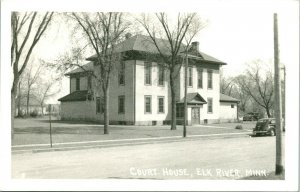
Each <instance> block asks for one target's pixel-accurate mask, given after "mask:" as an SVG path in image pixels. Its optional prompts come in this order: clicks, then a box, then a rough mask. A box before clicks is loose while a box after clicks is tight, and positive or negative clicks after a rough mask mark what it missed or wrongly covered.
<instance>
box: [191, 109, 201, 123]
mask: <svg viewBox="0 0 300 192" xmlns="http://www.w3.org/2000/svg"><path fill="white" fill-rule="evenodd" d="M195 124H200V108H199V107H192V125H195Z"/></svg>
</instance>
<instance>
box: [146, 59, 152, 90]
mask: <svg viewBox="0 0 300 192" xmlns="http://www.w3.org/2000/svg"><path fill="white" fill-rule="evenodd" d="M151 67H152V65H151V62H145V84H146V85H151Z"/></svg>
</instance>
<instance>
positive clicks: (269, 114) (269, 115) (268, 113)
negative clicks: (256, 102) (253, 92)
mask: <svg viewBox="0 0 300 192" xmlns="http://www.w3.org/2000/svg"><path fill="white" fill-rule="evenodd" d="M266 112H267V115H268V118H270V117H271V113H270V109H269V107H266Z"/></svg>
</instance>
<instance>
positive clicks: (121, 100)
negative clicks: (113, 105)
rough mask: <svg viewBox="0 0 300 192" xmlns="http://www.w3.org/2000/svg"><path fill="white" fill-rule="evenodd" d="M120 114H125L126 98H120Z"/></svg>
mask: <svg viewBox="0 0 300 192" xmlns="http://www.w3.org/2000/svg"><path fill="white" fill-rule="evenodd" d="M119 113H125V96H124V95H122V96H119Z"/></svg>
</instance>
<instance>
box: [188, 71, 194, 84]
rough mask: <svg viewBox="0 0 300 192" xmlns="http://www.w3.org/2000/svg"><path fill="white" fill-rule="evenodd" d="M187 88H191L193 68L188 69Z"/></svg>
mask: <svg viewBox="0 0 300 192" xmlns="http://www.w3.org/2000/svg"><path fill="white" fill-rule="evenodd" d="M188 86H190V87H192V86H193V67H191V66H190V67H188Z"/></svg>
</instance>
